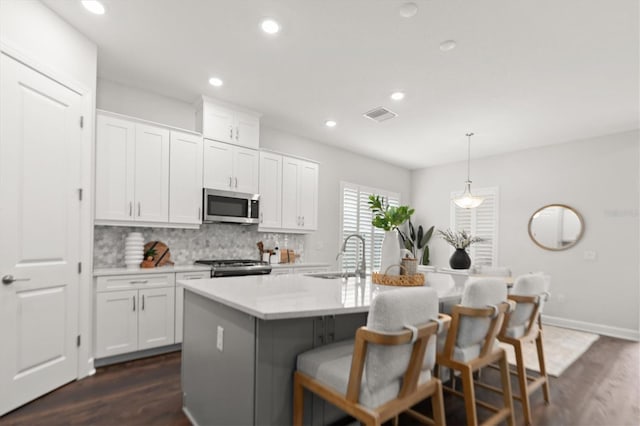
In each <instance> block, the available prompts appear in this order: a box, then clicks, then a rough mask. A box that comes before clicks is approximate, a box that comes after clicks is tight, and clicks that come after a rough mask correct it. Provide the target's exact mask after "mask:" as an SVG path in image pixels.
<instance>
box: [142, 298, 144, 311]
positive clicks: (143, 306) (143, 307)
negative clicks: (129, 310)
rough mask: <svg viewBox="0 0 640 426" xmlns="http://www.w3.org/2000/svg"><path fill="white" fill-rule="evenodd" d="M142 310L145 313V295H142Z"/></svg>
mask: <svg viewBox="0 0 640 426" xmlns="http://www.w3.org/2000/svg"><path fill="white" fill-rule="evenodd" d="M142 310H143V311H144V294H143V295H142Z"/></svg>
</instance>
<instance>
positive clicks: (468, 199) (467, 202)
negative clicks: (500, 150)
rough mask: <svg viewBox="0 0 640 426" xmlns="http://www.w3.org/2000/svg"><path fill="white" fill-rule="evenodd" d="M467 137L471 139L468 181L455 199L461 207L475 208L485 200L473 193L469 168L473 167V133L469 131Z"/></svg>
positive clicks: (469, 144)
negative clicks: (461, 192)
mask: <svg viewBox="0 0 640 426" xmlns="http://www.w3.org/2000/svg"><path fill="white" fill-rule="evenodd" d="M466 136H467V138H468V139H469V142H468V148H467V181H466V182H465V187H464V194H462V195H461V196H460V197H458V198H455V199H454V200H453V202H454V203H456V205H457V206H458V207H460V208H463V209H475V208H476V207H478V206H479V205H480V204H482V202H483V201H484V198H482V197H476V196H474V195H473V194H471V179H470V178H469V175H470V173H469V170H470V169H471V136H473V133H467V134H466Z"/></svg>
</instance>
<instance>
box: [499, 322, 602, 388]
mask: <svg viewBox="0 0 640 426" xmlns="http://www.w3.org/2000/svg"><path fill="white" fill-rule="evenodd" d="M599 337H600V336H598V335H597V334H592V333H586V332H584V331H576V330H570V329H568V328H560V327H553V326H551V325H544V326H543V334H542V340H543V346H544V358H545V362H546V366H547V374H549V375H550V376H554V377H559V376H560V375H561V374H562V373H563V372H564V370H566V369H567V368H568V367H569V366H570V365H571V364H573V362H574V361H575V360H577V359H578V358H580V356H581V355H582V354H583V353H585V352H586V351H587V349H589V347H590V346H591V345H592V344H593V342H595V341H596V340H598V338H599ZM500 345H501V346H502V347H504V348H505V350H506V351H507V357H508V360H509V364H513V365H515V364H516V354H515V352H514V350H513V347H512V346H511V345H507V344H504V343H501V344H500ZM524 365H526V366H527V369H529V370H533V371H538V372H539V371H540V369H539V368H538V353H537V351H536V345H535V342H532V343H526V344H525V345H524Z"/></svg>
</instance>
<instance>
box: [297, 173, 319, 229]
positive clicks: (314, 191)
mask: <svg viewBox="0 0 640 426" xmlns="http://www.w3.org/2000/svg"><path fill="white" fill-rule="evenodd" d="M298 172H299V174H300V180H299V183H300V188H299V200H300V204H299V212H300V217H301V226H302V228H304V229H307V230H310V231H312V230H316V229H318V218H317V216H318V164H316V163H311V162H308V161H302V162H301V163H300V168H299V169H298Z"/></svg>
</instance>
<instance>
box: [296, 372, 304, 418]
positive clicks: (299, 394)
mask: <svg viewBox="0 0 640 426" xmlns="http://www.w3.org/2000/svg"><path fill="white" fill-rule="evenodd" d="M303 411H304V388H303V387H302V385H301V384H300V381H299V380H298V376H297V375H295V374H294V376H293V426H302V414H303Z"/></svg>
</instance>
